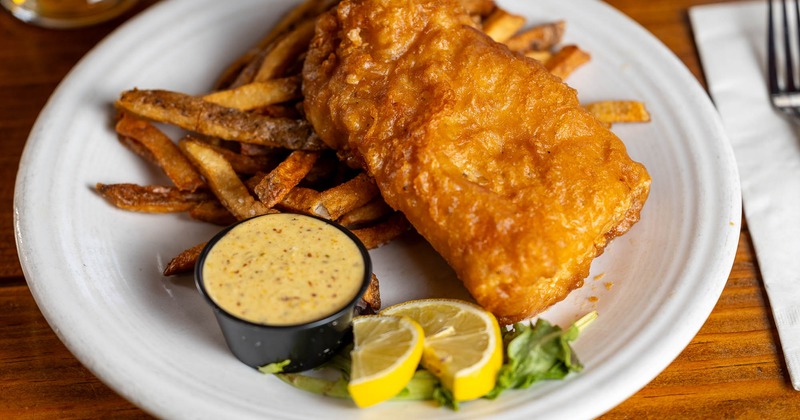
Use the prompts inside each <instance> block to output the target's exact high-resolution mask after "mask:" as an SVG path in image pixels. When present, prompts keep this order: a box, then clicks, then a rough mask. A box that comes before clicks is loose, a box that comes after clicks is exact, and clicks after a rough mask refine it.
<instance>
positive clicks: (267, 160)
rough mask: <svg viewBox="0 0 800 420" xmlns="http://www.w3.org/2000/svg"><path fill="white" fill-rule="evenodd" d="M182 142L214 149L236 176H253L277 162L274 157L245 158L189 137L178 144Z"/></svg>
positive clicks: (231, 151)
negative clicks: (199, 144) (194, 143)
mask: <svg viewBox="0 0 800 420" xmlns="http://www.w3.org/2000/svg"><path fill="white" fill-rule="evenodd" d="M184 142H197V143H201V144H203V145H205V146H207V147H210V148H212V149H214V151H215V152H217V153H219V154H221V155H222V157H224V158H225V160H227V161H228V163H230V164H231V167H232V168H233V170H234V172H236V173H237V174H245V175H253V174H256V173H258V172H259V171H268V170H270V169H271V168H272V167H274V166H275V165H277V164H278V162H279V160H278V159H277V158H276V157H275V156H247V155H243V154H241V153H236V152H234V151H233V150H230V149H226V148H225V147H222V146H218V145H216V144H211V143H209V142H206V141H204V140H201V139H198V138H196V137H193V136H191V135H187V136H185V137H184V138H182V139H180V140H179V141H178V144H179V145H180V144H181V143H184Z"/></svg>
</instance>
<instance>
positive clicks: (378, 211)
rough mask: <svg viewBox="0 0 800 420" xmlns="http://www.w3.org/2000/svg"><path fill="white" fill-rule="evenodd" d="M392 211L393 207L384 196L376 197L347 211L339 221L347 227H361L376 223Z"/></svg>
mask: <svg viewBox="0 0 800 420" xmlns="http://www.w3.org/2000/svg"><path fill="white" fill-rule="evenodd" d="M392 211H393V210H392V208H391V207H389V205H388V204H386V202H385V201H383V199H382V198H376V199H374V200H372V201H370V202H369V203H367V204H365V205H363V206H361V207H359V208H356V209H353V210H350V211H349V212H347V213H345V214H344V215H343V216H342V217H340V218H339V220H337V222H339V224H341V225H343V226H345V227H347V228H359V227H362V226H364V225H367V224H370V223H375V221H377V220H379V219H381V218H383V217H384V216H386V215H387V214H389V213H391V212H392Z"/></svg>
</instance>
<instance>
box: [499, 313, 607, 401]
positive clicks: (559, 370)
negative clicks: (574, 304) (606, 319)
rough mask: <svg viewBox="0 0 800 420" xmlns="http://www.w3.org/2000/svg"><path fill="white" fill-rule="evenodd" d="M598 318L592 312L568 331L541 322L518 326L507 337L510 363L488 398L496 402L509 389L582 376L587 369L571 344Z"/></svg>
mask: <svg viewBox="0 0 800 420" xmlns="http://www.w3.org/2000/svg"><path fill="white" fill-rule="evenodd" d="M596 318H597V312H591V313H589V314H587V315H586V316H584V317H583V318H581V319H579V320H578V321H576V322H575V323H574V324H573V325H572V326H570V327H569V328H567V329H565V330H562V329H561V327H559V326H557V325H551V324H550V323H549V322H547V321H545V320H543V319H541V318H540V319H539V320H537V321H536V324H524V323H516V324H514V326H513V327H512V328H511V329H510V330H508V331H507V332H506V333H505V334H503V342H504V344H505V346H506V361H505V363H504V364H503V366H502V367H501V368H500V372H498V374H497V382H496V384H495V387H494V389H493V390H492V391H491V392H489V394H488V395H487V396H486V398H489V399H494V398H497V397H498V396H499V395H500V394H501V393H503V391H505V390H508V389H524V388H528V387H529V386H531V385H532V384H534V383H536V382H538V381H542V380H547V379H563V378H564V377H566V376H567V375H568V374H569V373H570V372H580V371H581V370H582V369H583V365H582V364H581V362H580V361H579V360H578V357H577V355H576V354H575V352H574V351H573V350H572V347H571V346H570V342H572V341H575V339H577V338H578V335H579V334H580V331H581V330H582V329H583V328H585V327H586V326H587V325H589V324H590V323H591V322H592V321H594V320H595V319H596Z"/></svg>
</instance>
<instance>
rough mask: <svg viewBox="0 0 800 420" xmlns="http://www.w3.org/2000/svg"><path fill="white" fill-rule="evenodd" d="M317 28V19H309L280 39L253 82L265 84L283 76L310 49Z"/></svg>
mask: <svg viewBox="0 0 800 420" xmlns="http://www.w3.org/2000/svg"><path fill="white" fill-rule="evenodd" d="M315 26H316V19H307V20H305V21H304V22H302V23H300V24H299V25H298V26H297V27H296V28H294V29H293V30H292V31H291V32H289V33H287V34H286V35H285V36H283V37H281V38H280V39H278V40H277V41H276V42H275V45H274V46H273V47H272V48H271V49H270V50H269V52H268V53H267V54H266V55H265V56H264V60H263V61H262V62H261V66H260V67H259V69H258V72H257V73H256V75H255V77H254V78H253V81H255V82H263V81H265V80H270V79H273V78H275V77H280V76H282V75H283V73H284V72H285V71H286V69H287V68H288V67H289V66H290V65H291V64H292V63H294V62H295V61H296V60H297V58H298V56H299V55H300V54H301V53H302V52H304V51H306V50H307V49H308V44H309V43H310V42H311V38H312V37H313V36H314V28H315Z"/></svg>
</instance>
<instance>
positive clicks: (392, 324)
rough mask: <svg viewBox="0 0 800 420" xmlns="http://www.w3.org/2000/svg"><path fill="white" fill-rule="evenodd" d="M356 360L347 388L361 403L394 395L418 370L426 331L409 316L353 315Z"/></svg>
mask: <svg viewBox="0 0 800 420" xmlns="http://www.w3.org/2000/svg"><path fill="white" fill-rule="evenodd" d="M353 341H354V343H355V345H354V347H353V350H352V351H351V352H350V357H351V358H352V361H353V366H352V370H351V373H350V382H349V383H348V384H347V390H348V391H349V392H350V396H351V397H352V398H353V401H355V403H356V405H357V406H359V407H368V406H371V405H374V404H377V403H379V402H381V401H385V400H388V399H389V398H392V397H394V396H395V395H397V394H398V393H399V392H400V391H402V390H403V388H405V386H406V385H407V384H408V382H409V381H410V380H411V378H412V377H413V376H414V372H415V371H416V370H417V366H418V365H419V361H420V358H421V357H422V347H423V342H424V335H423V332H422V328H420V326H419V324H417V323H416V322H414V321H413V320H411V319H410V318H406V317H399V316H384V315H367V316H359V317H355V318H353Z"/></svg>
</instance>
